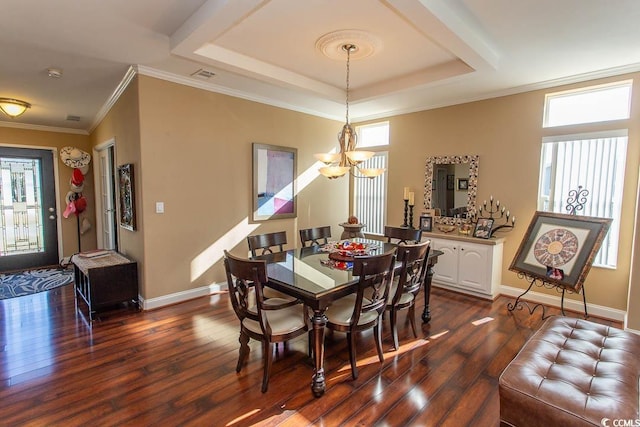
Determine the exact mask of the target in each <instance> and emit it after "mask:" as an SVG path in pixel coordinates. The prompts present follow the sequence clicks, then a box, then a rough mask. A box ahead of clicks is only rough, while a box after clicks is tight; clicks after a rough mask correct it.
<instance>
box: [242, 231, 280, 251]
mask: <svg viewBox="0 0 640 427" xmlns="http://www.w3.org/2000/svg"><path fill="white" fill-rule="evenodd" d="M247 244H248V245H249V250H250V251H251V256H252V257H255V256H257V255H258V254H257V251H258V250H259V249H262V252H261V253H260V255H264V254H268V253H273V252H274V250H273V248H274V247H276V246H277V247H278V252H282V251H283V250H284V245H286V244H287V232H286V231H276V232H275V233H266V234H254V235H253V236H247Z"/></svg>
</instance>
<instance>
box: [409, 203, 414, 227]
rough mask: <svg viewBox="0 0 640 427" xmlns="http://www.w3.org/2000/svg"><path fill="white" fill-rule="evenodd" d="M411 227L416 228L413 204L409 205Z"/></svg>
mask: <svg viewBox="0 0 640 427" xmlns="http://www.w3.org/2000/svg"><path fill="white" fill-rule="evenodd" d="M409 228H414V226H413V205H409Z"/></svg>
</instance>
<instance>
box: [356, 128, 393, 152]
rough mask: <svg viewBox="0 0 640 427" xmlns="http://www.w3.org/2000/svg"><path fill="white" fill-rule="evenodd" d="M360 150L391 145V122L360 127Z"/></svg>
mask: <svg viewBox="0 0 640 427" xmlns="http://www.w3.org/2000/svg"><path fill="white" fill-rule="evenodd" d="M358 134H359V135H358V138H359V140H358V148H365V147H380V146H386V145H389V122H380V123H372V124H370V125H364V126H358Z"/></svg>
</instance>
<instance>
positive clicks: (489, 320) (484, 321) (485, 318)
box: [471, 317, 493, 326]
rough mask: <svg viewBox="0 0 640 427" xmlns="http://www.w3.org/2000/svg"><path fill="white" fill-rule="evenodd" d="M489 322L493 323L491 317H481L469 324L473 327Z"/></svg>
mask: <svg viewBox="0 0 640 427" xmlns="http://www.w3.org/2000/svg"><path fill="white" fill-rule="evenodd" d="M491 321H493V317H483V318H482V319H478V320H474V321H473V322H471V324H472V325H473V326H478V325H482V324H485V323H488V322H491Z"/></svg>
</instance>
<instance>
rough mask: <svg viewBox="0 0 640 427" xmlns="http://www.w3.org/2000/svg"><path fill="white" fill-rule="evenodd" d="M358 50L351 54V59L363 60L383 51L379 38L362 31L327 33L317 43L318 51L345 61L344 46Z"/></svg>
mask: <svg viewBox="0 0 640 427" xmlns="http://www.w3.org/2000/svg"><path fill="white" fill-rule="evenodd" d="M346 45H352V46H355V47H356V48H355V49H354V50H352V51H351V52H350V54H351V59H362V58H367V57H369V56H372V55H375V54H376V53H378V52H379V51H380V50H381V49H382V46H383V45H382V40H380V38H379V37H377V36H375V35H373V34H371V33H369V32H367V31H362V30H338V31H333V32H330V33H327V34H325V35H323V36H322V37H320V38H319V39H318V40H317V41H316V49H318V50H319V51H320V52H322V54H323V55H325V56H326V57H328V58H331V59H335V60H338V61H344V50H343V46H346Z"/></svg>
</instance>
